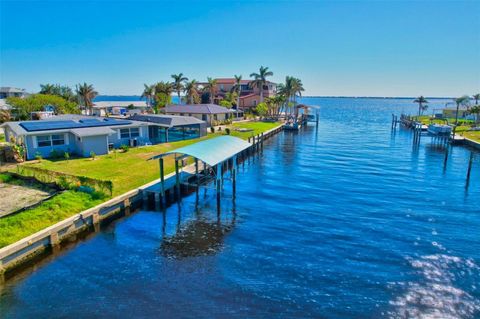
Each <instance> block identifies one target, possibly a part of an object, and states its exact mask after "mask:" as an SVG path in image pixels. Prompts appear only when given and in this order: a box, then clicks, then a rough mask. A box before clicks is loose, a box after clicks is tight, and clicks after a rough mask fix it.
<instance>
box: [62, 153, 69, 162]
mask: <svg viewBox="0 0 480 319" xmlns="http://www.w3.org/2000/svg"><path fill="white" fill-rule="evenodd" d="M63 158H65V159H66V160H67V161H68V160H69V159H70V153H69V152H65V153H63Z"/></svg>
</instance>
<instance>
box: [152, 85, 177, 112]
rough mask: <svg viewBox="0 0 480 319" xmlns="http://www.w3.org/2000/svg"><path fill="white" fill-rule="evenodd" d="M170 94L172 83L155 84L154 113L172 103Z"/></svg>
mask: <svg viewBox="0 0 480 319" xmlns="http://www.w3.org/2000/svg"><path fill="white" fill-rule="evenodd" d="M172 93H173V86H172V83H170V82H163V81H160V82H158V83H157V84H155V113H158V112H159V111H160V108H164V107H165V106H167V105H168V104H171V103H172Z"/></svg>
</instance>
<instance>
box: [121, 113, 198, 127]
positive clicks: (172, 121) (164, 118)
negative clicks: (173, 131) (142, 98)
mask: <svg viewBox="0 0 480 319" xmlns="http://www.w3.org/2000/svg"><path fill="white" fill-rule="evenodd" d="M130 119H131V120H134V121H142V122H150V123H155V124H159V125H162V126H165V127H173V126H182V125H192V124H202V123H204V122H203V121H201V120H199V119H197V118H195V117H192V116H177V115H160V114H134V115H133V116H131V117H130Z"/></svg>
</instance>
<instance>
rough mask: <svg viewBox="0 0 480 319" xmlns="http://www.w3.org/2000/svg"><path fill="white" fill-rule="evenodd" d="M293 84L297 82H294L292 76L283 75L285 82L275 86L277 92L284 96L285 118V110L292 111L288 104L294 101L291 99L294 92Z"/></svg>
mask: <svg viewBox="0 0 480 319" xmlns="http://www.w3.org/2000/svg"><path fill="white" fill-rule="evenodd" d="M295 86H297V84H296V83H295V78H294V77H293V76H288V75H287V76H286V77H285V83H284V84H282V83H280V84H279V85H278V86H277V93H278V94H280V95H283V96H284V97H285V101H284V110H285V118H286V117H287V116H288V115H287V112H288V113H290V114H291V113H292V112H291V107H290V104H293V103H294V102H293V101H292V99H293V97H294V95H295V94H296V93H295V91H296V90H295Z"/></svg>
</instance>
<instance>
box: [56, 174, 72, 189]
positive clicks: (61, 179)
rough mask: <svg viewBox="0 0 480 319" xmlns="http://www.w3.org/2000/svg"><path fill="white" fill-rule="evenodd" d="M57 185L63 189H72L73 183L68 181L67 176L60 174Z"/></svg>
mask: <svg viewBox="0 0 480 319" xmlns="http://www.w3.org/2000/svg"><path fill="white" fill-rule="evenodd" d="M57 185H58V186H60V188H61V189H71V188H72V185H71V184H70V183H69V182H68V180H67V178H66V177H65V176H60V177H59V178H58V180H57Z"/></svg>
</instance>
